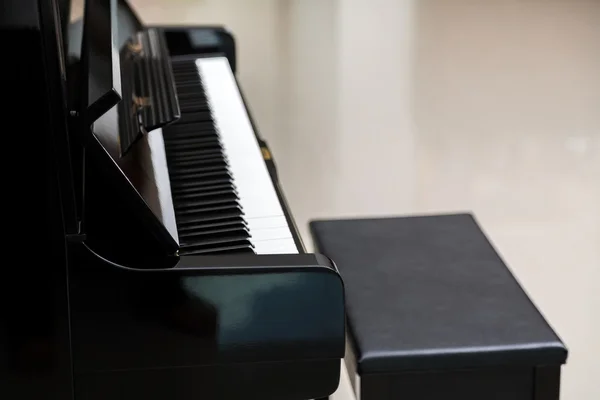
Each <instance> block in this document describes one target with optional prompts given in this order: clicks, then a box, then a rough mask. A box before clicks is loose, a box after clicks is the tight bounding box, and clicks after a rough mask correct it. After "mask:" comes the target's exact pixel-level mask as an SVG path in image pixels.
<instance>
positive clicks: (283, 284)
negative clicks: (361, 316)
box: [6, 0, 345, 400]
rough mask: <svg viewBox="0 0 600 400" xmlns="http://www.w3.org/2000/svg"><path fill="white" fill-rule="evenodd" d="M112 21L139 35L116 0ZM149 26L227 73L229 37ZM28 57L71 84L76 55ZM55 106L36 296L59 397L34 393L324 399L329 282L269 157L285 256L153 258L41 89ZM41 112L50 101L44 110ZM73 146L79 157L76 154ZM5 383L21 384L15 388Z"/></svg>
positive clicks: (110, 177)
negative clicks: (60, 72) (49, 217)
mask: <svg viewBox="0 0 600 400" xmlns="http://www.w3.org/2000/svg"><path fill="white" fill-rule="evenodd" d="M92 1H93V0H92ZM28 2H29V3H31V4H29V5H28V6H29V7H32V8H35V7H36V6H37V2H36V1H33V0H29V1H28ZM41 3H42V2H40V4H41ZM15 4H16V3H15ZM21 4H22V5H23V6H25V3H21ZM55 6H56V4H55V3H54V1H52V2H49V4H48V7H47V8H48V10H46V11H49V12H47V13H45V14H44V15H42V16H41V17H40V18H41V19H43V20H44V22H43V24H46V26H47V27H48V26H49V25H48V21H50V22H52V23H53V24H55V25H56V26H54V27H52V29H51V30H50V32H49V34H48V35H47V36H46V37H45V39H44V40H45V41H46V43H51V42H52V40H51V38H52V37H55V38H56V39H57V40H56V42H57V43H56V44H54V46H59V43H60V26H59V25H58V24H57V23H56V20H57V15H58V14H59V13H58V11H60V10H58V9H54V10H53V7H55ZM40 7H41V8H44V7H42V6H40ZM54 11H56V14H55V13H54ZM123 11H125V12H126V15H123V14H122V13H123ZM119 12H120V13H119V14H118V20H119V27H120V28H122V27H123V25H124V24H125V25H128V26H129V28H127V27H126V28H124V29H123V28H122V29H121V32H123V31H126V30H127V29H134V30H139V29H142V30H144V29H146V27H144V26H143V25H142V24H141V23H140V22H139V19H137V17H135V14H133V13H132V11H131V9H129V7H128V6H127V4H126V3H124V2H119ZM123 21H125V22H123ZM153 28H155V29H158V30H161V31H162V32H163V33H164V34H165V38H166V39H167V45H168V48H169V51H170V52H172V55H177V56H181V55H186V52H188V53H189V54H187V55H193V54H197V55H198V56H202V55H206V53H207V52H208V53H214V52H217V53H222V54H224V55H225V56H226V57H227V58H228V60H229V63H230V64H231V65H232V68H235V51H234V49H235V46H234V42H233V37H232V36H231V35H230V34H229V33H227V31H226V30H224V29H222V28H220V27H153ZM73 32H75V33H73ZM77 32H78V30H77V28H75V29H73V30H72V31H71V35H70V36H69V38H68V39H69V40H68V41H67V44H66V46H67V47H69V48H71V46H72V44H73V43H74V42H75V43H76V42H77V35H78V33H77ZM79 32H80V31H79ZM122 34H123V33H122ZM186 38H187V39H186ZM194 38H195V39H194ZM192 39H193V40H192ZM42 52H43V53H46V56H47V57H50V58H52V59H53V60H54V61H55V62H56V63H57V64H61V63H64V60H68V63H67V64H68V65H66V66H65V67H67V68H69V80H68V82H67V81H65V80H62V81H60V85H63V84H68V85H69V86H70V88H71V89H75V90H77V89H78V87H80V86H81V85H83V84H84V80H82V79H83V77H82V76H81V74H80V73H79V74H78V72H80V70H78V68H79V64H78V61H79V60H78V56H77V54H76V52H75V54H73V52H67V51H65V54H66V53H71V54H70V56H69V57H67V56H65V57H63V56H62V51H58V50H57V49H56V48H54V47H53V46H49V47H46V49H45V50H43V51H42ZM48 52H50V56H48V54H47V53H48ZM54 72H56V71H54ZM45 73H46V74H49V72H48V70H45ZM49 78H52V74H50V77H49ZM47 84H48V85H50V83H47ZM32 87H33V86H32ZM117 89H118V88H117ZM57 98H58V99H59V101H58V102H57V103H55V104H53V106H54V107H55V108H56V109H55V110H54V112H56V111H57V110H59V111H61V112H62V116H61V120H63V119H64V121H66V122H68V124H69V135H68V137H63V134H64V133H65V132H66V129H65V126H62V125H61V124H60V123H56V122H55V125H54V130H56V137H52V138H45V140H47V141H48V142H51V144H50V146H52V147H55V148H56V149H57V150H56V151H53V152H52V160H50V161H49V162H50V164H56V167H55V168H54V169H53V170H55V172H56V175H57V176H58V178H56V179H57V181H56V182H55V183H50V184H49V185H48V186H49V187H51V189H52V191H50V192H49V193H50V194H52V193H54V195H53V196H52V197H49V200H47V203H48V207H49V208H48V209H49V210H50V211H52V212H53V215H54V216H55V219H57V218H60V219H61V223H60V224H59V225H60V226H59V225H56V226H55V227H56V229H55V230H54V231H53V233H52V237H53V238H54V241H55V244H54V246H53V248H54V253H56V254H57V255H56V257H54V260H56V262H57V263H58V265H59V267H57V268H55V269H52V270H48V271H47V275H48V274H51V275H52V276H53V280H52V281H51V285H52V288H49V289H48V290H50V291H52V293H55V297H54V298H55V299H56V300H55V301H54V302H52V303H51V304H52V307H53V308H48V310H47V313H49V314H51V315H53V316H54V320H55V323H54V324H52V325H51V326H52V329H54V331H53V335H51V338H52V340H54V341H55V343H56V345H57V346H56V352H57V353H56V354H55V356H56V357H55V359H54V361H56V360H62V361H61V363H60V364H56V363H55V365H54V375H55V376H56V377H57V382H58V381H60V383H61V385H59V386H60V387H61V388H62V389H63V391H57V392H56V393H54V394H52V395H50V394H48V396H49V397H47V398H56V399H66V398H70V393H72V394H73V395H74V398H75V399H76V400H78V399H86V400H100V399H108V398H110V399H131V398H146V399H150V400H152V399H164V398H168V399H173V400H187V399H197V398H203V399H211V398H219V399H228V398H231V399H233V398H236V399H237V398H243V397H246V398H257V399H258V398H264V399H270V398H272V399H308V398H315V397H324V396H327V395H328V394H331V393H332V392H333V391H334V390H335V389H336V388H337V385H338V382H339V374H340V359H341V358H342V357H343V354H344V334H345V332H344V317H345V315H344V293H343V284H342V281H341V278H340V277H339V274H338V273H337V270H336V268H335V266H334V265H333V263H332V262H331V261H330V260H329V259H327V258H326V257H324V256H321V255H318V254H307V253H305V251H304V249H303V247H302V241H301V240H300V237H299V235H298V231H297V230H296V229H295V226H294V221H293V218H292V216H291V213H290V212H289V209H288V208H287V205H286V202H285V198H284V196H283V192H282V191H281V188H280V187H279V184H278V181H277V174H276V169H275V165H274V162H273V160H272V159H270V157H268V159H266V160H265V162H266V164H267V167H268V171H269V173H270V176H271V179H272V180H273V184H274V187H275V190H276V192H277V197H278V199H279V201H280V202H281V204H282V207H283V210H284V212H285V218H286V221H287V222H288V224H289V226H290V227H291V228H293V229H292V233H293V235H294V241H295V243H296V244H297V246H298V254H277V255H268V254H262V255H257V254H237V255H236V254H233V255H219V256H216V255H214V256H210V255H189V256H187V255H178V254H177V253H165V251H164V248H163V246H162V245H161V244H160V239H159V238H157V235H156V234H155V233H154V232H152V230H151V229H148V225H147V224H146V225H144V224H140V222H139V221H140V220H139V217H140V215H134V214H136V213H137V212H138V211H137V210H136V209H135V204H132V202H131V197H127V196H126V195H125V196H124V193H121V191H122V190H123V191H125V192H127V190H128V189H127V188H125V187H123V182H122V179H121V178H122V176H121V175H120V171H119V170H118V168H113V167H111V166H110V165H109V164H107V163H106V154H104V153H103V149H102V147H101V146H99V145H98V144H97V143H96V142H94V140H93V138H92V139H89V141H88V139H85V138H83V136H84V134H85V132H81V130H82V129H84V130H85V124H82V121H81V118H82V112H81V111H82V110H79V115H75V113H73V112H69V110H73V109H75V110H77V105H78V103H77V101H73V100H74V98H75V97H69V98H68V100H69V103H70V104H69V107H67V105H66V103H67V96H66V94H65V93H63V92H61V93H59V94H55V96H54V100H56V99H57ZM75 99H76V98H75ZM49 103H52V100H51V99H47V100H46V101H44V106H47V104H49ZM100 114H101V113H100ZM63 117H64V118H63ZM66 122H65V124H66ZM82 127H83V128H82ZM255 132H256V130H255ZM150 134H151V133H150ZM68 138H70V142H69V141H68ZM82 138H83V140H82ZM257 140H258V142H259V143H260V145H261V146H262V147H263V148H265V149H267V152H268V153H270V152H269V151H268V148H267V147H266V143H265V142H264V141H262V140H261V139H260V138H259V137H257ZM86 141H87V143H84V144H85V146H86V151H85V158H84V157H82V151H81V145H82V142H86ZM90 143H92V144H90ZM69 150H70V153H69V155H70V157H65V155H66V152H68V151H69ZM71 164H72V165H71ZM84 167H85V168H84ZM48 171H49V172H50V169H48ZM82 171H84V172H82ZM48 176H49V177H51V176H54V173H51V172H50V174H49V175H48ZM48 179H50V178H48ZM53 179H54V178H53ZM59 182H60V183H59ZM83 183H85V184H83ZM50 200H52V202H50ZM59 201H60V202H59ZM133 203H135V201H133ZM51 205H54V208H52V207H51ZM56 207H59V208H60V212H57V210H56ZM141 214H144V212H141ZM142 217H143V215H142ZM49 243H50V242H49ZM61 243H64V248H65V249H66V251H65V252H64V253H63V252H62V250H61V249H62V248H63V245H62V244H61ZM38 301H42V300H41V299H39V298H38ZM49 306H50V304H49ZM23 309H24V310H25V308H23ZM42 310H44V309H43V308H42ZM16 312H17V313H18V312H19V309H18V308H17V311H16ZM11 321H13V322H14V321H15V319H14V318H13V319H12V320H10V321H8V322H9V323H10V322H11ZM58 322H60V324H58ZM48 329H50V328H48ZM57 332H59V333H60V335H58V336H57V335H56V333H57ZM7 337H8V336H7ZM6 345H7V346H10V345H11V343H10V342H9V341H8V342H6ZM58 345H60V346H58ZM6 371H7V374H8V375H9V376H12V375H11V374H17V372H16V371H11V370H10V369H7V370H6ZM58 378H60V379H58ZM19 379H22V381H21V382H22V383H23V384H24V385H25V386H27V382H28V381H27V379H23V377H19ZM31 382H33V380H32V381H31ZM10 390H11V391H12V393H13V394H14V393H17V392H21V395H22V396H23V397H21V398H24V399H28V398H36V399H39V398H43V397H40V396H39V393H37V394H36V396H33V395H28V394H27V392H26V391H22V390H21V388H20V387H19V386H12V387H11V388H10ZM29 390H31V388H29ZM33 392H35V391H33ZM6 398H19V397H18V396H13V397H10V396H9V397H6Z"/></svg>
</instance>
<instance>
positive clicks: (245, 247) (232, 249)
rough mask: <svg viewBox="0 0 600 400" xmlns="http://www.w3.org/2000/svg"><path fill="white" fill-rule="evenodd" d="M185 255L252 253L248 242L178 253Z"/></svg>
mask: <svg viewBox="0 0 600 400" xmlns="http://www.w3.org/2000/svg"><path fill="white" fill-rule="evenodd" d="M180 253H181V254H185V255H207V256H208V255H217V254H231V253H235V254H238V253H240V254H243V253H254V251H253V248H252V245H251V244H250V243H249V242H248V241H244V242H241V243H236V244H231V245H228V246H221V247H216V248H213V249H189V250H185V251H182V252H180Z"/></svg>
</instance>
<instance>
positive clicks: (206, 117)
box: [177, 111, 212, 125]
mask: <svg viewBox="0 0 600 400" xmlns="http://www.w3.org/2000/svg"><path fill="white" fill-rule="evenodd" d="M207 121H212V115H211V113H210V111H196V112H191V113H182V114H181V118H179V121H177V124H178V125H179V124H181V125H184V124H192V123H196V122H207Z"/></svg>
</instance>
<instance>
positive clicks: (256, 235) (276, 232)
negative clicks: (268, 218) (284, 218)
mask: <svg viewBox="0 0 600 400" xmlns="http://www.w3.org/2000/svg"><path fill="white" fill-rule="evenodd" d="M251 232H252V241H253V242H260V241H263V240H283V239H291V238H292V236H291V233H290V230H289V228H288V227H287V226H284V227H280V228H267V229H253V230H252V231H251Z"/></svg>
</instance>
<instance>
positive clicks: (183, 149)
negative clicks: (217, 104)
mask: <svg viewBox="0 0 600 400" xmlns="http://www.w3.org/2000/svg"><path fill="white" fill-rule="evenodd" d="M172 64H173V65H172V70H173V75H174V77H175V85H176V90H177V96H178V101H179V107H180V110H181V118H180V119H179V121H177V122H176V123H174V124H172V125H169V126H168V127H166V128H164V129H163V137H164V142H165V152H166V156H167V164H168V168H169V177H170V181H171V192H172V197H173V205H174V208H175V216H176V220H177V230H178V233H179V236H180V246H181V249H180V254H227V253H240V252H241V253H245V252H247V253H254V250H253V246H252V244H251V243H250V241H249V238H250V234H249V232H248V228H247V225H246V222H245V221H244V218H243V215H244V214H243V209H242V207H241V206H240V204H239V198H238V193H237V190H236V187H235V184H234V182H233V180H232V178H231V174H230V172H229V163H228V160H227V156H226V154H225V153H224V150H223V147H222V143H221V140H220V137H219V132H218V129H217V128H216V127H215V125H214V120H213V117H212V113H211V111H210V102H209V100H208V99H207V97H206V93H205V91H204V86H203V84H202V79H201V77H200V75H199V73H198V69H197V67H196V65H195V63H194V61H192V60H186V61H176V62H173V63H172Z"/></svg>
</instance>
